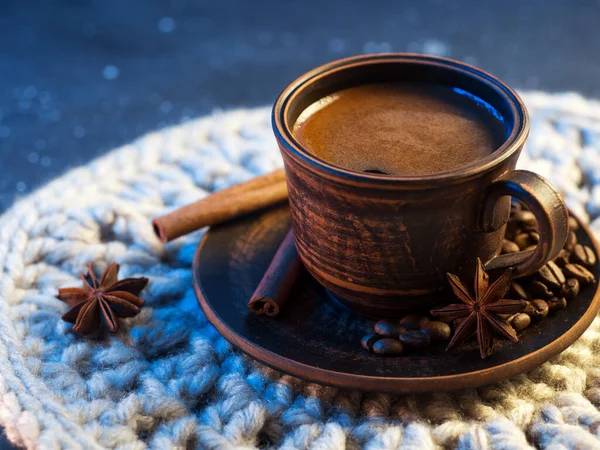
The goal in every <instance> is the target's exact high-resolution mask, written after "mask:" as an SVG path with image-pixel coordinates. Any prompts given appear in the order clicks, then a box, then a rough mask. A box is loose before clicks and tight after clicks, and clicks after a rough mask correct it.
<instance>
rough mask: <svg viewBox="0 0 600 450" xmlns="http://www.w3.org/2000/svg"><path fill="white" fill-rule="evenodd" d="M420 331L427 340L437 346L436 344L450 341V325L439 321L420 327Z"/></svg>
mask: <svg viewBox="0 0 600 450" xmlns="http://www.w3.org/2000/svg"><path fill="white" fill-rule="evenodd" d="M421 331H422V332H423V333H425V334H427V335H429V339H430V340H431V342H432V343H434V344H437V343H438V342H444V341H447V340H448V339H450V335H451V334H452V330H451V328H450V325H448V324H447V323H444V322H440V321H439V320H434V321H431V322H427V323H426V324H423V325H422V326H421Z"/></svg>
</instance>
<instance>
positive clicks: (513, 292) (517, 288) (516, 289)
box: [510, 281, 545, 300]
mask: <svg viewBox="0 0 600 450" xmlns="http://www.w3.org/2000/svg"><path fill="white" fill-rule="evenodd" d="M540 284H541V283H540ZM544 287H545V286H544ZM527 297H528V296H527V292H526V291H525V288H523V286H522V285H521V283H519V282H517V281H513V282H512V284H511V285H510V298H511V299H513V300H527Z"/></svg>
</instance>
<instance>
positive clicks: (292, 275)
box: [248, 230, 303, 317]
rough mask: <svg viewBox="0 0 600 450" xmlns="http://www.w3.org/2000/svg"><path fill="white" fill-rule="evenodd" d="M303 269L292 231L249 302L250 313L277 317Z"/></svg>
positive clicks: (280, 246) (278, 250) (281, 245)
mask: <svg viewBox="0 0 600 450" xmlns="http://www.w3.org/2000/svg"><path fill="white" fill-rule="evenodd" d="M302 267H303V266H302V262H301V261H300V258H299V256H298V251H297V250H296V244H294V233H293V231H292V230H290V231H289V232H288V234H287V235H286V236H285V239H284V240H283V242H282V243H281V244H280V245H279V248H278V249H277V252H276V253H275V256H274V257H273V260H272V261H271V264H269V268H268V269H267V271H266V272H265V274H264V276H263V278H262V280H261V281H260V284H259V285H258V287H257V288H256V290H255V291H254V294H253V295H252V298H250V301H249V302H248V308H250V311H252V312H253V313H254V314H258V315H262V314H265V315H267V316H269V317H275V316H277V315H278V314H279V311H280V310H281V308H283V306H284V303H285V301H286V300H287V299H288V297H289V295H290V291H291V290H292V287H293V286H294V284H295V283H296V281H297V280H298V277H299V276H300V274H301V272H302Z"/></svg>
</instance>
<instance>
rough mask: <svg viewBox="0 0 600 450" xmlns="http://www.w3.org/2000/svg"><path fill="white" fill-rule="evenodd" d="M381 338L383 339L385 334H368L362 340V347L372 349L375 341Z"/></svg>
mask: <svg viewBox="0 0 600 450" xmlns="http://www.w3.org/2000/svg"><path fill="white" fill-rule="evenodd" d="M381 339H383V336H380V335H378V334H367V335H366V336H365V337H363V338H362V340H361V341H360V345H362V348H364V349H365V350H368V351H372V350H373V344H375V342H377V341H379V340H381Z"/></svg>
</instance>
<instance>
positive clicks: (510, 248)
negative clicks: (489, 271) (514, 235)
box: [500, 239, 521, 255]
mask: <svg viewBox="0 0 600 450" xmlns="http://www.w3.org/2000/svg"><path fill="white" fill-rule="evenodd" d="M519 250H521V249H520V248H519V246H518V245H517V244H515V243H514V242H512V241H509V240H507V239H504V241H503V242H502V250H501V251H500V253H501V254H503V255H504V254H506V253H516V252H518V251H519Z"/></svg>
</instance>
